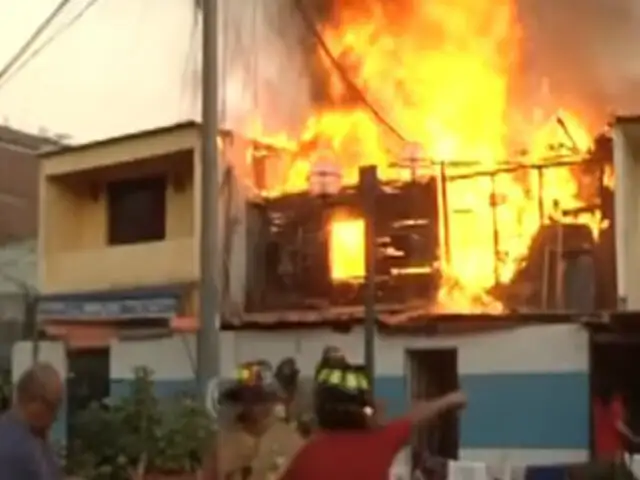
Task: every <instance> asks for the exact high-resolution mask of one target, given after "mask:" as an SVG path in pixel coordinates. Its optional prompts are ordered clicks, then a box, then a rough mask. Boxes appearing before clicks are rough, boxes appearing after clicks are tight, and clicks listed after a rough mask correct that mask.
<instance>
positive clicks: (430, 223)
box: [243, 0, 615, 313]
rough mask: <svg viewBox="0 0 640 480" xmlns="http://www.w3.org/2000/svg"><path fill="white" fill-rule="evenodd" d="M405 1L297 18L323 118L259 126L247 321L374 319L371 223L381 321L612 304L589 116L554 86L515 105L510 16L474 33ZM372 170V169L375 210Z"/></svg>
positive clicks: (481, 11) (515, 44)
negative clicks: (369, 276)
mask: <svg viewBox="0 0 640 480" xmlns="http://www.w3.org/2000/svg"><path fill="white" fill-rule="evenodd" d="M307 3H308V2H307ZM401 3H402V4H403V5H402V8H400V7H399V6H398V8H392V6H391V5H390V3H388V2H381V1H373V0H371V1H368V2H347V1H344V0H340V1H339V0H336V1H334V2H329V6H328V7H327V6H326V2H325V3H324V4H323V5H325V6H324V7H323V8H319V9H314V8H311V7H313V2H311V3H310V4H308V6H307V7H306V8H305V6H304V5H305V2H302V4H301V5H299V6H298V8H299V10H300V16H301V18H302V19H303V20H302V21H303V24H306V25H307V26H308V27H309V28H310V29H311V30H312V33H313V35H311V36H312V37H313V38H314V41H313V42H311V47H310V48H312V49H313V52H312V54H311V55H310V58H311V59H312V60H311V63H312V65H310V66H309V68H310V71H311V72H313V75H312V76H313V83H314V85H313V87H314V88H313V90H314V92H315V93H314V98H315V102H316V107H315V108H313V109H312V110H311V112H310V113H309V116H308V118H307V120H306V122H305V123H304V125H303V127H302V130H301V132H300V133H299V134H297V135H291V134H284V133H282V132H274V131H273V130H272V129H269V128H267V127H261V125H266V124H269V123H271V122H269V121H268V120H269V118H265V119H264V120H263V119H260V122H256V123H255V125H254V126H253V128H252V132H251V136H252V137H253V138H255V139H256V143H255V144H254V147H253V151H252V155H251V159H250V161H249V164H250V169H248V170H247V169H244V170H246V173H247V175H246V178H245V180H247V182H248V183H249V184H250V186H251V188H252V189H253V190H254V191H257V192H260V196H261V201H260V202H255V203H253V204H252V205H251V207H250V217H251V222H250V224H251V225H250V227H249V229H250V232H249V234H248V238H249V239H250V245H249V253H248V256H249V258H250V259H251V261H249V262H248V265H250V266H251V271H250V272H249V274H248V277H249V279H248V286H247V296H246V307H247V308H246V310H247V311H249V312H265V311H286V310H318V309H322V308H324V307H328V306H334V307H335V306H354V305H360V304H362V301H363V288H364V287H363V286H364V281H363V280H364V276H365V263H366V262H365V254H364V251H365V243H366V241H365V240H366V228H365V227H366V225H367V224H368V223H371V224H375V226H374V228H373V230H372V235H373V236H374V237H375V239H374V243H375V254H374V257H375V269H374V275H375V283H376V287H375V298H376V302H377V304H378V305H380V306H381V307H382V308H383V309H385V308H389V309H391V310H394V309H397V308H400V307H399V306H403V307H402V308H405V307H406V306H407V305H412V308H419V309H423V310H427V311H431V312H439V313H443V312H449V313H451V312H456V313H459V312H466V313H473V312H492V313H500V312H506V311H550V310H551V311H559V310H581V311H584V310H591V309H594V308H608V307H610V306H612V305H613V303H614V302H615V292H614V291H613V290H615V288H613V289H612V288H611V286H612V285H613V284H614V283H615V282H613V278H614V276H615V275H614V272H613V271H608V270H607V269H608V268H609V267H608V265H611V264H613V262H612V261H611V259H612V258H613V257H612V256H611V255H613V238H612V234H611V233H610V232H612V227H611V217H612V215H611V204H612V201H611V198H612V195H611V178H612V167H611V163H612V162H611V157H612V154H611V147H610V143H609V140H607V137H606V135H602V136H600V137H598V141H597V142H596V141H594V138H595V137H596V136H597V134H598V133H599V131H600V129H599V128H598V127H597V126H596V127H595V128H593V125H594V122H593V121H592V119H590V118H589V116H588V115H585V114H584V113H583V112H582V111H581V110H579V109H576V110H572V109H571V108H569V107H568V106H567V105H564V104H563V103H562V102H560V101H556V100H555V99H554V98H553V96H552V94H551V93H550V92H549V88H548V84H547V83H545V82H543V87H542V90H543V92H542V95H540V92H534V93H535V94H531V93H529V94H523V93H522V92H519V95H516V94H514V93H513V91H514V90H522V88H520V89H518V88H516V87H518V86H519V84H520V83H523V82H522V81H521V80H522V79H521V78H520V77H519V75H520V73H519V71H518V70H519V68H520V67H519V63H518V61H520V60H521V58H520V54H521V45H520V39H519V36H520V33H521V32H519V30H518V20H517V12H516V6H515V5H514V3H513V2H511V1H507V0H505V1H503V2H500V3H499V5H498V6H496V5H493V4H492V5H491V7H488V6H487V7H486V8H485V7H484V6H482V5H478V6H477V7H476V8H475V9H473V12H470V11H467V10H465V9H464V8H462V7H460V9H459V14H460V15H459V18H460V19H461V21H462V20H463V19H464V25H465V28H464V29H460V28H459V27H460V26H459V25H457V24H456V23H455V21H454V20H453V18H455V16H451V15H449V14H447V15H445V16H444V17H442V15H443V14H442V12H440V11H439V9H438V8H436V7H430V6H420V5H417V4H415V3H411V2H401ZM405 3H406V5H405ZM409 4H410V5H409ZM405 7H406V8H405ZM451 8H452V9H454V10H455V8H456V7H451ZM467 9H468V8H467ZM443 10H447V9H446V8H444V9H443ZM456 11H457V10H456ZM409 12H411V14H409ZM445 17H446V18H445ZM429 27H433V29H432V30H429ZM425 30H429V31H430V32H431V35H428V36H427V35H425V34H424V31H425ZM398 65H402V68H397V67H398ZM523 96H524V97H526V101H525V100H522V98H521V97H523ZM535 98H542V100H540V101H539V102H538V103H535V102H534V99H535ZM260 115H261V116H265V115H266V116H267V117H268V112H264V111H261V112H260ZM595 124H596V125H598V124H597V122H596V123H595ZM363 166H375V167H376V168H377V176H378V179H379V181H378V182H377V184H376V185H375V186H374V187H371V188H372V190H371V191H370V193H371V195H372V198H373V200H372V201H371V202H369V203H370V204H369V203H368V202H367V201H366V198H369V197H367V195H363V190H362V187H361V186H359V184H358V175H359V170H360V167H363ZM243 168H244V167H243ZM327 168H328V169H329V170H330V173H329V175H328V176H329V177H331V176H333V179H332V178H329V179H327V174H326V172H325V173H322V171H323V170H327ZM318 172H320V173H319V176H320V178H319V179H318ZM319 182H320V184H322V185H324V184H327V185H325V186H320V187H319V186H318V185H319ZM327 182H328V183H327ZM338 183H339V185H338ZM318 188H320V190H321V191H314V190H317V189H318ZM325 189H328V190H329V191H324V190H325ZM596 272H597V273H598V275H596ZM600 274H606V278H609V279H611V281H605V282H600V283H599V281H598V280H597V279H598V278H602V275H600ZM576 291H578V292H584V291H589V292H592V294H590V295H584V294H576V293H575V292H576Z"/></svg>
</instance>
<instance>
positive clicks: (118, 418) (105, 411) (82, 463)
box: [68, 368, 212, 480]
mask: <svg viewBox="0 0 640 480" xmlns="http://www.w3.org/2000/svg"><path fill="white" fill-rule="evenodd" d="M76 422H77V423H76V425H75V427H76V428H75V430H76V432H77V438H76V441H75V444H74V445H72V446H71V447H72V448H71V449H70V456H69V462H68V465H69V470H70V473H73V474H74V475H78V476H81V477H82V478H84V479H86V480H102V479H104V480H120V479H122V480H125V479H126V480H130V479H132V478H136V479H146V480H187V479H188V480H191V479H192V478H193V479H194V478H195V477H196V474H195V472H196V471H197V470H198V468H199V465H200V463H201V458H202V453H203V451H204V448H205V446H206V445H207V443H208V441H209V439H210V435H211V431H212V429H211V421H210V418H209V417H208V414H207V412H206V410H205V409H204V407H201V406H200V405H199V404H198V403H197V402H195V400H194V399H193V398H191V397H189V396H187V395H181V396H177V397H175V398H171V399H166V401H160V400H159V399H158V398H157V397H156V395H155V393H154V385H153V378H152V372H151V371H150V370H149V369H147V368H138V369H136V370H135V379H134V382H133V385H132V388H131V391H130V392H129V395H127V396H126V397H124V398H121V399H118V400H115V401H109V402H106V403H104V404H100V405H98V404H95V405H92V406H91V407H90V408H89V409H87V410H86V411H85V412H83V414H82V415H80V416H79V418H78V419H77V421H76Z"/></svg>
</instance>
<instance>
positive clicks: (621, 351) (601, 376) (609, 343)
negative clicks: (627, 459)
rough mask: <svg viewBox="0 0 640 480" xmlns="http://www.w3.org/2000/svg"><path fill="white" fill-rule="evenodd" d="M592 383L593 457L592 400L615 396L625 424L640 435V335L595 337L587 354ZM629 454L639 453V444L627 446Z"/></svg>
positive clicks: (597, 335) (592, 450) (592, 451)
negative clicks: (618, 397) (622, 408)
mask: <svg viewBox="0 0 640 480" xmlns="http://www.w3.org/2000/svg"><path fill="white" fill-rule="evenodd" d="M590 363H591V365H590V372H591V374H590V383H591V399H592V402H591V415H590V417H591V419H590V420H591V442H590V444H591V453H592V454H594V453H595V451H594V436H595V433H596V432H595V431H594V425H593V400H595V399H598V398H600V399H602V397H603V396H611V395H617V396H620V398H621V399H622V401H623V404H624V407H625V413H626V419H625V423H626V424H627V426H628V427H629V428H630V429H631V431H633V432H634V433H636V434H638V433H640V335H638V334H625V335H622V334H615V333H603V334H594V335H593V336H592V340H591V355H590ZM627 448H628V449H629V451H630V452H631V453H640V448H639V447H638V445H635V444H633V443H629V445H627Z"/></svg>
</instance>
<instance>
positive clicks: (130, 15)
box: [0, 0, 197, 142]
mask: <svg viewBox="0 0 640 480" xmlns="http://www.w3.org/2000/svg"><path fill="white" fill-rule="evenodd" d="M86 1H87V0H71V4H70V6H69V7H68V12H66V13H65V15H63V16H61V18H60V21H59V22H58V23H56V24H55V25H60V24H62V23H64V22H65V21H67V20H68V19H69V18H70V17H71V16H73V14H74V13H75V12H77V11H78V10H79V9H80V8H82V6H83V5H84V3H85V2H86ZM58 2H59V0H20V1H15V0H0V38H1V40H2V41H1V42H0V65H5V64H6V62H7V61H8V60H9V58H10V57H11V56H12V55H13V54H14V53H15V52H16V50H17V49H18V48H20V46H21V45H22V43H23V42H24V41H25V40H26V39H27V37H28V36H29V35H30V34H31V33H32V32H33V31H34V30H35V28H36V27H37V25H38V24H39V23H40V22H42V20H43V19H44V18H45V17H46V16H47V15H48V13H49V12H50V11H51V10H53V8H54V7H55V5H56V4H57V3H58ZM192 26H193V15H192V11H191V9H190V6H189V1H184V0H153V1H150V0H99V1H98V3H97V4H96V6H95V7H93V8H92V9H91V10H89V12H88V13H87V14H86V15H85V16H84V17H83V18H82V19H81V20H80V21H79V22H78V23H77V24H75V25H74V26H73V27H72V28H71V29H69V30H68V31H67V32H66V33H65V34H64V35H62V36H61V37H60V38H59V39H58V40H56V41H55V42H53V43H52V44H51V46H50V47H48V48H47V49H45V50H44V51H43V53H42V55H40V56H39V57H38V58H37V60H35V61H33V62H32V63H31V64H30V65H29V66H28V67H26V68H25V69H24V70H22V72H21V73H20V74H19V75H17V76H15V77H14V79H13V80H12V81H11V82H10V83H7V84H6V85H4V86H3V87H2V88H0V123H5V124H9V125H10V126H13V127H15V128H19V129H23V130H26V131H32V132H37V131H38V130H39V129H41V128H46V129H47V130H48V131H49V132H51V133H62V134H68V135H71V137H72V141H74V142H83V141H90V140H92V139H98V138H104V137H108V136H113V135H118V134H121V133H126V132H130V131H134V130H138V129H148V128H152V127H154V126H160V125H167V124H170V123H174V122H177V121H179V120H181V119H186V118H192V117H193V115H194V114H195V113H197V109H196V108H195V106H196V101H195V97H194V89H193V83H194V69H193V61H192V60H189V59H193V55H189V52H190V51H192V44H193V43H194V41H193V40H192V39H193V35H192V33H191V32H192V31H193V30H192ZM53 30H55V28H54V29H52V31H53ZM196 41H197V40H196Z"/></svg>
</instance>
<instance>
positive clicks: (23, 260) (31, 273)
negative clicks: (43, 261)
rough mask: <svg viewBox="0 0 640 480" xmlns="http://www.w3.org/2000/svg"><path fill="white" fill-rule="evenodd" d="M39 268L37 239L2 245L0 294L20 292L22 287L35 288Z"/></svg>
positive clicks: (0, 249)
mask: <svg viewBox="0 0 640 480" xmlns="http://www.w3.org/2000/svg"><path fill="white" fill-rule="evenodd" d="M37 268H38V264H37V245H36V240H35V239H33V240H24V241H21V242H12V243H7V244H4V245H1V246H0V294H2V293H4V294H6V293H16V292H20V291H21V287H20V285H28V286H30V287H32V288H35V286H36V284H37V276H36V275H37Z"/></svg>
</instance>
